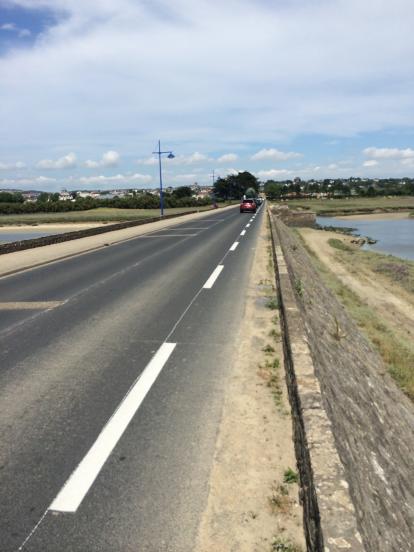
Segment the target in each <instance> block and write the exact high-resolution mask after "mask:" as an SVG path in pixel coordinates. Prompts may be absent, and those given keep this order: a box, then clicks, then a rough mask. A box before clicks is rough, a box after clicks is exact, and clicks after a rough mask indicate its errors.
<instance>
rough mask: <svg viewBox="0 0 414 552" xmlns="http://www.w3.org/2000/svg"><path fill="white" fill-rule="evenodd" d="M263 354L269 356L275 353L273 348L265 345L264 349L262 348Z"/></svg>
mask: <svg viewBox="0 0 414 552" xmlns="http://www.w3.org/2000/svg"><path fill="white" fill-rule="evenodd" d="M263 352H264V353H266V354H267V355H270V354H272V353H274V352H275V348H274V347H272V346H271V345H266V346H265V347H263Z"/></svg>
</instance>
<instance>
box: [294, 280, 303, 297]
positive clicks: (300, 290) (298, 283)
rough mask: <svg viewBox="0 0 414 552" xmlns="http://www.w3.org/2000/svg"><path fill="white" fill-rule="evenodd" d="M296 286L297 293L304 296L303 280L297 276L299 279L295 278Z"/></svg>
mask: <svg viewBox="0 0 414 552" xmlns="http://www.w3.org/2000/svg"><path fill="white" fill-rule="evenodd" d="M294 288H295V291H296V293H297V294H298V295H299V297H303V284H302V280H300V279H298V278H297V279H296V280H295V284H294Z"/></svg>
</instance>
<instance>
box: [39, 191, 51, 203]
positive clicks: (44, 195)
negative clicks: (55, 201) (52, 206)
mask: <svg viewBox="0 0 414 552" xmlns="http://www.w3.org/2000/svg"><path fill="white" fill-rule="evenodd" d="M37 201H38V202H39V203H46V202H48V201H49V194H48V193H47V192H42V193H40V194H39V195H38V196H37Z"/></svg>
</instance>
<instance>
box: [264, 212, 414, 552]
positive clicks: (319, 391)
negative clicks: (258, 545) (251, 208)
mask: <svg viewBox="0 0 414 552" xmlns="http://www.w3.org/2000/svg"><path fill="white" fill-rule="evenodd" d="M270 223H271V228H272V236H273V243H274V256H275V265H276V272H277V280H278V289H279V294H280V297H279V299H280V305H281V313H282V321H283V329H284V347H285V354H286V360H287V362H286V365H287V381H288V387H289V393H290V397H291V404H292V410H293V414H294V424H295V439H296V451H297V457H298V466H299V470H300V475H301V481H302V489H303V490H302V492H303V504H304V515H305V526H306V532H307V535H306V536H307V542H308V550H311V551H314V550H315V551H322V550H323V551H324V552H327V551H330V552H332V551H339V550H352V551H358V552H359V551H362V550H366V551H367V552H411V551H414V478H413V474H414V405H413V404H412V402H411V401H410V400H409V399H408V398H407V397H406V396H405V395H404V394H403V393H402V392H401V391H400V390H399V389H398V388H397V387H396V385H395V383H394V381H393V380H392V379H391V378H390V377H389V376H388V373H387V369H386V367H385V366H384V364H383V361H382V359H381V357H380V356H379V355H378V353H377V352H376V351H374V350H373V348H372V346H371V345H370V344H369V342H368V341H367V340H366V339H365V338H364V336H363V335H362V334H361V332H360V330H359V328H358V327H357V326H356V324H355V323H354V322H353V321H352V320H351V319H350V317H349V316H348V315H347V313H346V312H345V310H344V308H343V307H342V305H341V304H340V303H339V302H338V301H337V299H336V297H335V296H334V295H333V294H332V293H331V292H330V290H328V289H327V287H326V286H325V285H324V284H323V282H322V280H321V278H320V276H319V274H318V273H317V272H316V270H315V268H314V267H313V265H312V261H311V258H310V256H309V254H308V253H307V252H306V250H305V249H304V247H303V246H302V244H301V242H300V240H299V239H298V238H297V237H296V236H295V234H294V232H293V231H292V230H290V229H289V228H287V227H286V226H285V225H284V224H283V223H282V222H281V221H280V220H278V219H277V217H275V216H274V215H272V214H270Z"/></svg>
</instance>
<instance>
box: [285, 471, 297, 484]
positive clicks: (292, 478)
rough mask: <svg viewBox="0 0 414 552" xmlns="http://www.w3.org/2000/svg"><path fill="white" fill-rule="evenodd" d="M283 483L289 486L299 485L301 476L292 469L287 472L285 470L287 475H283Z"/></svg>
mask: <svg viewBox="0 0 414 552" xmlns="http://www.w3.org/2000/svg"><path fill="white" fill-rule="evenodd" d="M283 481H284V482H285V483H287V484H288V485H290V484H292V483H298V482H299V475H298V473H297V472H295V471H294V470H292V468H288V469H287V470H285V473H284V474H283Z"/></svg>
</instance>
